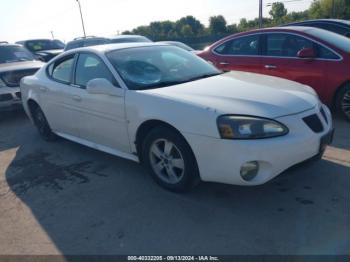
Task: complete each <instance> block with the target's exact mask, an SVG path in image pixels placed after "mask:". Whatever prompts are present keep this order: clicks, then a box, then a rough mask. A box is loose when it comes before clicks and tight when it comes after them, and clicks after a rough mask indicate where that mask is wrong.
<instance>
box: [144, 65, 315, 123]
mask: <svg viewBox="0 0 350 262" xmlns="http://www.w3.org/2000/svg"><path fill="white" fill-rule="evenodd" d="M143 92H146V93H149V94H152V95H157V96H163V97H165V98H168V99H173V100H178V101H182V102H186V103H190V104H196V105H198V106H201V107H204V108H206V109H211V110H215V111H216V112H217V113H218V114H241V115H253V116H261V117H269V118H277V117H281V116H286V115H291V114H297V113H300V112H303V111H306V110H309V109H311V108H314V107H315V106H316V105H317V104H318V103H319V99H318V97H317V95H316V93H315V91H314V90H313V89H312V88H311V87H308V86H305V85H302V84H298V83H296V82H293V81H289V80H285V79H282V78H277V77H271V76H265V75H259V74H252V73H245V72H237V71H236V72H230V73H226V74H223V75H219V76H214V77H209V78H206V79H201V80H197V81H193V82H188V83H184V84H179V85H175V86H169V87H165V88H159V89H151V90H147V91H143Z"/></svg>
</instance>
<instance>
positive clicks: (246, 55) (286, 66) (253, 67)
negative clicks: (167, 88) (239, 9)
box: [198, 26, 350, 120]
mask: <svg viewBox="0 0 350 262" xmlns="http://www.w3.org/2000/svg"><path fill="white" fill-rule="evenodd" d="M198 55H199V56H201V57H202V58H204V59H205V60H208V61H210V62H211V63H213V64H214V65H215V66H217V67H218V68H220V69H222V70H227V71H229V70H238V71H248V72H254V73H259V74H266V75H271V76H277V77H282V78H286V79H290V80H293V81H296V82H300V83H302V84H305V85H309V86H311V87H313V88H314V89H315V90H316V92H317V93H318V95H319V96H320V98H321V100H322V101H323V102H324V103H325V104H327V105H328V106H334V107H335V108H336V109H337V110H339V112H341V113H342V114H343V115H344V116H345V117H346V118H347V119H348V120H350V39H348V38H346V37H344V36H341V35H338V34H335V33H332V32H329V31H326V30H323V29H318V28H311V27H297V26H296V27H292V26H290V27H280V28H278V27H277V28H269V29H260V30H254V31H250V32H245V33H240V34H235V35H232V36H229V37H226V38H224V39H222V40H220V41H218V42H216V43H214V44H213V45H211V46H210V47H208V48H207V49H206V50H204V51H203V52H201V53H199V54H198Z"/></svg>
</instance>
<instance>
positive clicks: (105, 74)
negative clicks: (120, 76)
mask: <svg viewBox="0 0 350 262" xmlns="http://www.w3.org/2000/svg"><path fill="white" fill-rule="evenodd" d="M96 78H104V79H107V80H108V81H109V82H111V83H112V84H113V85H115V86H117V83H116V80H115V79H114V76H113V75H112V73H111V72H110V71H109V69H108V68H107V66H106V65H105V63H104V62H103V61H102V60H101V59H100V58H98V57H97V56H96V55H93V54H85V53H83V54H80V55H79V58H78V62H77V66H76V71H75V84H76V85H79V86H80V87H81V88H86V85H87V83H88V82H89V81H90V80H92V79H96Z"/></svg>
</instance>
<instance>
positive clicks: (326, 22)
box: [285, 19, 350, 38]
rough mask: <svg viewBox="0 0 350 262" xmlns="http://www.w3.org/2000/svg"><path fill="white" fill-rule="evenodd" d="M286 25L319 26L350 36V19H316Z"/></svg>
mask: <svg viewBox="0 0 350 262" xmlns="http://www.w3.org/2000/svg"><path fill="white" fill-rule="evenodd" d="M285 26H309V27H317V28H321V29H324V30H327V31H331V32H333V33H337V34H340V35H344V36H346V37H349V38H350V21H348V20H340V19H316V20H307V21H303V22H296V23H290V24H288V25H285Z"/></svg>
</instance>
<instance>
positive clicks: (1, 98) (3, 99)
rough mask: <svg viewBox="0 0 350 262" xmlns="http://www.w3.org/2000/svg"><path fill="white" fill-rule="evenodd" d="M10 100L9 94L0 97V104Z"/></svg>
mask: <svg viewBox="0 0 350 262" xmlns="http://www.w3.org/2000/svg"><path fill="white" fill-rule="evenodd" d="M12 99H13V98H12V95H11V94H4V95H0V102H5V101H11V100H12Z"/></svg>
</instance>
